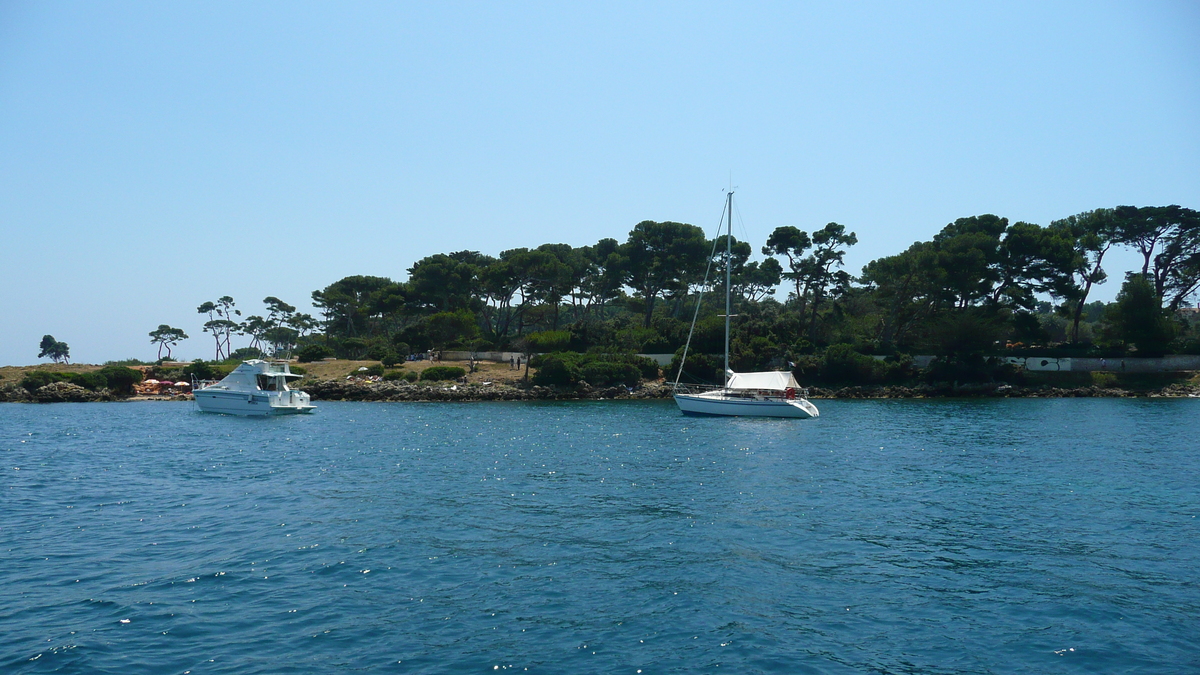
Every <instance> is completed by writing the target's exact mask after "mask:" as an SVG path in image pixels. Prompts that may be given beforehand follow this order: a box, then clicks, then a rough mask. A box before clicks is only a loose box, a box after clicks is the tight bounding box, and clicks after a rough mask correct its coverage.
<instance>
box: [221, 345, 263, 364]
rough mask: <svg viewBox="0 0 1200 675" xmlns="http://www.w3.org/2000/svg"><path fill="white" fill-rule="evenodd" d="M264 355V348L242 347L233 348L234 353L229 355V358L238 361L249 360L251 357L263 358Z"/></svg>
mask: <svg viewBox="0 0 1200 675" xmlns="http://www.w3.org/2000/svg"><path fill="white" fill-rule="evenodd" d="M262 357H263V353H262V350H261V349H256V348H254V347H241V348H239V349H235V350H233V353H232V354H230V355H229V358H231V359H234V360H237V361H249V360H250V359H261V358H262Z"/></svg>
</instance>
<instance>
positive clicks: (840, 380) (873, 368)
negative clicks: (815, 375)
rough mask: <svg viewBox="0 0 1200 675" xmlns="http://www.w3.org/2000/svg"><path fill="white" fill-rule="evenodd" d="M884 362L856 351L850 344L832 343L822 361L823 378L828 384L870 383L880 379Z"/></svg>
mask: <svg viewBox="0 0 1200 675" xmlns="http://www.w3.org/2000/svg"><path fill="white" fill-rule="evenodd" d="M882 366H883V364H882V363H880V362H879V361H877V360H876V359H873V358H871V357H870V356H864V355H862V354H859V353H858V352H856V351H854V347H853V346H852V345H848V344H839V345H830V346H829V347H828V348H827V349H826V350H825V356H824V358H823V359H822V363H821V380H822V381H824V382H826V383H828V384H870V383H872V382H876V381H878V380H879V379H880V378H879V377H878V376H879V375H880V374H881V372H880V371H882V370H883V368H882Z"/></svg>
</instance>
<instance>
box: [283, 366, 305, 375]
mask: <svg viewBox="0 0 1200 675" xmlns="http://www.w3.org/2000/svg"><path fill="white" fill-rule="evenodd" d="M288 370H290V371H292V372H293V373H294V374H296V375H307V374H308V369H307V368H305V367H303V366H290V367H288Z"/></svg>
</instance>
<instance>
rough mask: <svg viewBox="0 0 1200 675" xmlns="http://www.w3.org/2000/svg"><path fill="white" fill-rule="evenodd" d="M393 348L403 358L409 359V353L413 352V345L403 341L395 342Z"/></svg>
mask: <svg viewBox="0 0 1200 675" xmlns="http://www.w3.org/2000/svg"><path fill="white" fill-rule="evenodd" d="M392 349H393V350H394V353H395V354H397V355H398V356H399V357H400V358H401V359H402V360H403V359H407V358H408V355H409V354H411V353H412V347H409V346H408V343H407V342H403V341H396V342H393V343H392Z"/></svg>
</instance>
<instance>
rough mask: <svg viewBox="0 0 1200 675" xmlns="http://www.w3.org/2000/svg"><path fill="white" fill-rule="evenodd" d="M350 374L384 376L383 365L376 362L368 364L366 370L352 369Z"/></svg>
mask: <svg viewBox="0 0 1200 675" xmlns="http://www.w3.org/2000/svg"><path fill="white" fill-rule="evenodd" d="M350 374H351V375H354V376H356V377H363V376H366V375H376V376H382V375H383V366H381V365H379V364H378V363H376V364H375V365H372V366H367V367H366V369H365V370H364V369H357V370H352V371H350Z"/></svg>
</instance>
